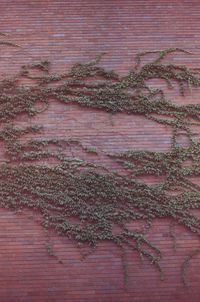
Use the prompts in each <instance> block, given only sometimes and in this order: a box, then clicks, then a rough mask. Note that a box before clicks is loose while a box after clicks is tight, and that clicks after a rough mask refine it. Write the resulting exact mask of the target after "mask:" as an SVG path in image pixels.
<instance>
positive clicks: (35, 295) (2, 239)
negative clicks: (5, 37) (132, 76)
mask: <svg viewBox="0 0 200 302" xmlns="http://www.w3.org/2000/svg"><path fill="white" fill-rule="evenodd" d="M0 12H1V26H0V31H1V32H5V33H8V34H9V40H10V41H13V42H16V43H18V44H20V45H21V48H10V47H7V46H2V48H1V54H0V76H2V75H9V74H13V73H15V72H16V71H18V69H19V67H20V66H21V65H22V64H26V63H30V62H38V61H40V60H44V59H48V60H50V61H52V70H53V71H58V70H59V71H63V70H65V69H66V68H69V67H70V66H71V65H72V64H73V63H74V62H76V61H83V62H86V61H88V60H90V59H93V58H94V57H95V56H96V54H98V53H99V52H102V51H103V52H104V51H105V52H106V55H105V56H104V57H103V59H102V62H101V64H102V66H105V67H107V68H110V69H114V70H116V71H117V72H119V73H120V74H122V75H123V74H125V73H126V72H127V71H128V70H129V69H130V68H131V66H132V65H133V63H134V56H135V54H136V53H137V52H138V51H144V50H154V49H162V48H167V47H180V48H184V49H186V50H188V51H192V52H193V53H194V55H193V56H189V57H186V56H185V55H178V56H177V55H176V56H173V58H172V60H173V59H174V60H175V59H177V60H179V62H180V63H181V62H182V63H184V64H185V63H186V64H188V65H189V66H191V67H194V66H199V67H200V59H199V55H200V2H199V1H198V0H196V1H195V0H190V1H189V0H185V1H184V0H182V1H181V0H180V1H178V0H175V1H170V0H168V1H165V0H162V1H156V0H154V1H153V0H107V1H106V0H101V1H97V0H82V1H81V0H77V1H73V0H72V1H68V0H65V1H64V0H63V1H61V0H54V1H53V0H40V1H39V0H35V1H31V0H30V1H24V0H15V1H13V0H0ZM169 94H171V96H172V97H176V100H177V102H188V103H190V102H196V103H197V102H199V98H198V96H199V91H197V90H195V91H194V92H193V94H192V95H191V94H189V93H188V94H187V96H186V98H181V97H180V96H179V95H178V92H177V91H175V92H174V93H172V92H169ZM17 122H18V124H19V125H22V124H24V123H27V122H28V119H27V117H22V118H21V119H18V121H17ZM34 122H37V123H41V124H44V125H45V129H44V131H45V135H46V136H47V137H48V136H52V135H57V136H58V135H70V136H75V137H78V138H80V139H81V141H82V142H83V143H84V144H85V145H87V146H95V147H97V149H98V150H99V152H100V157H99V158H94V161H96V162H98V161H99V162H101V163H102V162H104V163H106V164H107V165H110V166H112V162H110V161H108V160H107V159H106V158H105V157H104V156H103V151H106V152H107V151H116V150H119V149H120V150H121V149H124V150H125V149H129V148H137V149H146V150H166V149H167V148H168V147H169V143H170V131H169V129H167V128H166V127H165V126H159V127H158V125H157V124H155V123H153V122H150V121H144V119H143V118H141V117H132V116H126V115H124V114H116V115H114V116H110V115H109V114H107V113H102V112H100V111H97V110H88V109H84V108H79V107H78V106H75V105H73V106H64V105H62V104H60V103H55V102H52V104H51V106H50V108H49V110H48V111H47V112H45V113H43V114H41V115H40V116H37V117H35V118H34V119H33V120H32V123H34ZM76 152H77V153H76ZM78 152H79V151H78V150H76V151H75V155H76V154H77V155H79V153H78ZM2 153H3V152H2V150H1V154H2ZM82 156H83V158H84V155H82ZM176 233H177V251H176V252H174V251H173V249H172V241H171V238H170V236H169V222H168V221H167V220H166V221H157V222H155V223H154V224H153V230H152V231H151V232H150V233H149V238H150V239H151V240H152V241H153V242H154V243H155V244H157V246H158V247H159V248H160V249H161V251H162V252H163V259H162V261H161V265H162V267H163V268H164V272H165V281H160V278H159V275H158V273H157V271H156V270H155V268H154V267H152V266H151V265H149V264H148V263H146V262H144V263H143V264H142V263H141V261H140V259H138V255H137V254H134V253H133V252H128V256H127V257H128V263H129V267H128V271H129V285H128V288H127V290H124V285H123V274H122V263H121V260H120V252H119V251H118V250H117V249H116V247H115V246H113V245H112V244H107V243H106V244H105V243H102V244H100V245H99V248H98V249H97V251H96V252H95V253H93V254H91V255H90V256H88V258H86V259H85V260H84V261H81V255H80V252H79V250H78V249H77V247H76V246H74V245H73V244H72V243H71V242H70V241H69V240H67V239H65V238H58V237H56V236H55V235H54V234H52V237H51V239H50V241H51V245H52V246H53V249H54V252H55V255H56V256H51V257H50V256H48V255H47V251H46V247H45V245H46V242H47V235H46V234H45V232H44V231H43V229H42V228H41V227H40V225H39V224H37V222H36V221H33V219H30V217H29V215H28V213H27V214H22V213H21V214H15V213H12V212H10V211H7V210H2V209H1V210H0V243H1V248H0V301H1V302H11V301H15V302H16V301H17V302H21V301H27V302H32V301H34V302H35V301H41V302H42V301H48V302H49V301H52V302H55V301H58V302H62V301H63V302H64V301H66V302H98V301H99V302H133V301H134V302H135V301H141V302H156V301H159V302H160V301H162V302H167V301H172V302H178V301H182V302H186V301H191V302H196V301H199V295H200V289H199V282H200V276H199V268H200V264H199V261H200V256H196V257H195V259H194V260H193V261H192V263H191V266H190V268H189V271H188V275H187V280H188V287H184V286H183V285H182V283H181V282H180V265H181V263H182V262H183V260H184V258H185V256H186V255H187V254H188V253H189V252H190V251H192V250H193V249H194V248H195V247H198V246H199V239H198V238H197V236H195V235H191V234H189V233H188V232H187V230H185V229H184V228H181V227H176Z"/></svg>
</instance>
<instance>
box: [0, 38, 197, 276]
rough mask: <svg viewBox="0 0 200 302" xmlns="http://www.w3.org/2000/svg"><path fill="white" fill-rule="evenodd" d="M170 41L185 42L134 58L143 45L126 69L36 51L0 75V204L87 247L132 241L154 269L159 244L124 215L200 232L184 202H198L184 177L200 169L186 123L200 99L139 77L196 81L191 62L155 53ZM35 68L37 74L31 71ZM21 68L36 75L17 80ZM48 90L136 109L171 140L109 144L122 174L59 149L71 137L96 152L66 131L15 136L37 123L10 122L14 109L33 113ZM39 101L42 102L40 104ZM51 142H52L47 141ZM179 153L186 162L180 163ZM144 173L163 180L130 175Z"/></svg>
mask: <svg viewBox="0 0 200 302" xmlns="http://www.w3.org/2000/svg"><path fill="white" fill-rule="evenodd" d="M5 44H6V43H5ZM7 45H9V42H7ZM178 51H181V52H185V51H183V50H181V49H177V48H175V49H167V50H162V51H155V52H150V53H155V54H157V58H156V59H155V60H152V62H150V63H146V64H143V65H141V59H142V58H143V57H144V56H145V55H146V54H148V53H141V54H139V55H138V56H137V63H136V66H135V67H134V68H133V69H132V70H131V71H130V72H129V73H128V75H126V76H124V77H120V76H118V75H117V74H116V73H115V72H114V71H107V70H105V69H104V68H102V67H99V66H98V63H99V60H100V58H101V55H100V56H98V57H97V58H96V59H95V60H94V61H92V62H89V63H86V64H82V63H77V64H75V65H74V66H73V67H72V68H71V70H70V71H69V72H64V73H62V74H52V73H50V63H49V62H47V61H44V62H40V63H38V64H32V65H26V66H23V67H22V68H21V70H20V72H19V73H18V74H16V75H15V76H13V77H12V78H6V79H3V80H2V81H1V82H0V124H1V131H0V140H1V141H2V142H3V143H4V145H5V157H6V161H5V163H3V164H1V166H0V206H1V207H4V208H9V209H16V210H18V209H29V210H34V211H37V212H39V213H40V214H41V223H42V225H43V226H44V227H45V228H47V229H48V228H51V229H54V230H55V231H56V232H58V233H59V234H61V235H64V236H67V237H68V238H70V239H72V240H74V241H76V242H82V243H87V244H89V245H90V246H92V247H94V246H96V245H97V244H98V242H100V241H103V240H107V241H112V242H113V243H115V244H116V245H117V246H119V247H120V248H121V249H122V250H123V249H124V248H130V249H132V250H134V251H137V252H138V253H139V255H140V256H141V257H142V258H147V259H148V260H149V261H150V262H151V263H153V264H154V265H155V267H157V269H158V270H159V271H160V273H161V276H162V271H161V267H160V264H159V261H160V258H161V252H160V251H159V249H158V248H157V247H155V246H154V245H153V244H152V243H151V242H150V241H148V240H147V239H146V237H145V233H144V232H143V231H140V230H138V229H135V230H133V229H132V228H131V227H129V223H131V222H133V221H141V220H143V221H144V222H146V223H147V225H148V227H151V223H152V221H153V220H155V219H162V218H166V217H168V218H170V219H171V220H172V222H177V223H179V224H182V225H183V226H185V227H186V228H188V229H189V230H190V231H191V232H195V233H197V234H198V235H200V219H199V218H198V216H196V215H195V214H194V213H191V210H192V209H196V210H199V209H200V186H199V185H197V184H195V183H194V182H192V181H191V180H190V177H191V176H195V177H196V176H199V174H200V151H199V147H200V141H199V140H198V139H194V135H193V131H192V127H193V125H196V126H198V125H200V105H199V104H190V105H177V104H175V103H173V102H171V101H169V100H168V99H167V98H166V97H165V93H164V90H162V89H151V88H149V87H148V84H147V83H148V80H150V79H155V78H157V79H164V80H165V81H166V82H167V84H168V86H170V87H172V83H174V82H176V83H177V84H178V85H179V88H180V92H181V93H182V94H184V91H185V90H186V89H187V88H189V87H192V86H200V75H199V72H198V70H196V69H189V68H187V67H186V66H182V65H181V66H180V65H175V64H169V63H163V59H164V58H165V57H166V55H168V54H170V53H173V52H178ZM185 53H186V52H185ZM33 69H36V70H40V71H41V72H42V75H41V72H40V75H37V76H35V75H33V74H32V70H33ZM22 78H27V79H31V80H32V81H34V85H31V86H28V85H27V86H25V85H21V84H20V80H21V79H22ZM51 99H54V100H57V101H60V102H62V103H64V104H66V105H69V104H72V103H76V104H78V105H80V106H84V107H88V108H96V109H100V110H104V111H107V112H111V113H113V114H114V113H116V112H124V113H127V114H131V115H138V114H139V115H142V116H144V118H146V119H151V120H153V121H156V122H157V123H158V124H164V125H167V126H169V127H171V129H172V139H171V149H170V150H169V151H168V152H163V153H161V152H149V151H140V152H138V151H134V150H129V151H124V152H121V153H114V154H107V156H108V157H111V158H112V159H113V160H115V161H116V162H118V163H120V164H121V165H122V166H123V168H124V169H125V170H126V171H127V173H126V175H124V174H123V175H121V174H120V173H119V174H117V173H114V172H113V171H109V170H108V169H106V168H105V167H103V166H102V167H100V166H97V165H95V164H91V163H89V162H84V161H82V160H78V159H75V158H73V157H72V158H71V157H67V156H66V155H65V152H64V150H65V149H66V147H67V146H69V147H70V146H71V145H74V144H75V145H78V146H79V147H80V148H82V150H83V151H84V152H96V151H95V150H87V148H86V147H84V146H83V145H82V144H81V142H79V141H78V140H77V139H74V138H63V139H58V138H52V139H48V140H46V139H42V140H36V139H35V140H34V139H32V140H29V141H26V142H24V143H22V142H21V138H22V137H23V135H24V134H27V133H37V132H38V131H41V128H40V126H27V127H26V128H23V129H22V128H17V127H16V126H15V118H16V117H17V116H18V115H20V114H22V113H26V114H28V115H29V116H30V117H31V116H34V115H36V114H39V113H40V112H42V111H44V110H47V109H48V105H49V102H50V100H51ZM38 101H39V102H40V103H42V104H43V108H42V109H40V110H38V109H37V104H38ZM180 134H184V135H185V136H187V137H188V139H189V143H188V146H187V147H182V146H180V145H179V144H178V142H177V138H178V135H180ZM51 146H55V147H56V148H55V150H54V151H51ZM46 158H54V159H56V160H57V164H54V165H53V166H52V165H45V164H43V163H42V160H44V159H46ZM187 160H189V161H190V164H189V165H187V166H185V165H184V163H185V162H186V161H187ZM144 175H154V176H163V177H164V181H160V183H159V184H157V185H148V184H145V183H142V182H141V181H138V180H137V176H144ZM171 191H173V192H175V193H176V194H170V192H171ZM115 226H118V228H119V229H120V231H118V233H116V232H114V231H113V229H114V227H115ZM124 267H125V270H126V273H127V268H126V266H124ZM184 272H185V270H184ZM162 277H163V276H162ZM184 280H185V279H184ZM126 282H127V279H126Z"/></svg>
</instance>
